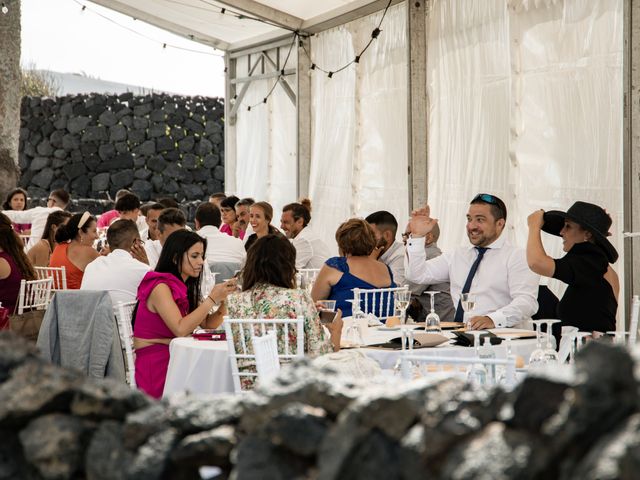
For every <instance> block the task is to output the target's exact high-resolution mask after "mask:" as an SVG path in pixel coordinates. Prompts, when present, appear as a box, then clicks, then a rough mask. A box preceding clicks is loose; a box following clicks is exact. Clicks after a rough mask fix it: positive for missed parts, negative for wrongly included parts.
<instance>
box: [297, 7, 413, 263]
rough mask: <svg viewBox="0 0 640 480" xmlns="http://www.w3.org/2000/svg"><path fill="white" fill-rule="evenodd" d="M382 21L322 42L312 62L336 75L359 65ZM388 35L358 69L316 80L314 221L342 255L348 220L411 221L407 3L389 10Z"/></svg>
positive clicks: (315, 74)
mask: <svg viewBox="0 0 640 480" xmlns="http://www.w3.org/2000/svg"><path fill="white" fill-rule="evenodd" d="M381 16H382V12H380V13H377V14H375V15H371V16H368V17H365V18H363V19H360V20H357V21H354V22H351V23H349V24H346V25H343V26H341V27H339V28H335V29H332V30H328V31H325V32H322V33H320V34H318V35H316V36H314V37H313V38H312V40H311V58H312V62H313V63H315V64H316V65H318V66H321V68H323V69H325V70H328V71H331V70H335V69H337V68H339V67H341V66H343V65H344V64H346V63H348V62H349V61H351V60H353V58H354V57H355V55H356V54H357V53H359V52H360V50H361V49H362V48H363V47H364V46H365V45H366V43H367V42H368V40H369V38H370V36H371V32H372V31H373V29H374V28H375V27H376V26H377V25H378V23H379V22H380V19H381ZM381 29H382V33H381V34H380V36H379V37H378V39H377V40H375V41H374V42H373V44H372V45H371V47H369V49H368V50H367V51H366V52H365V53H364V55H363V56H362V58H361V59H360V62H359V64H358V65H357V66H356V65H351V66H350V67H348V68H347V69H345V70H343V71H342V72H338V73H336V74H334V75H333V76H332V77H331V78H329V77H328V75H327V74H323V73H322V72H319V71H318V70H313V71H311V73H310V74H311V75H312V86H311V88H312V154H311V169H310V172H311V173H310V179H309V194H310V195H309V196H310V197H311V200H312V202H313V204H312V205H313V220H312V222H313V225H314V228H315V229H316V230H317V231H318V233H320V234H321V235H323V236H324V239H325V241H326V242H327V244H328V245H329V246H330V247H331V248H332V250H333V251H334V253H337V247H336V245H335V239H334V234H335V231H336V228H337V227H338V225H339V224H340V223H341V222H343V221H344V220H346V219H348V218H350V217H354V216H360V217H364V216H366V215H368V214H370V213H372V212H374V211H376V210H388V211H390V212H391V213H393V214H394V215H395V216H396V218H397V219H398V221H399V223H400V228H401V229H402V228H404V224H405V223H406V220H407V216H408V211H407V210H408V184H409V182H408V175H407V120H406V115H407V77H406V74H407V73H406V72H407V51H406V49H407V46H406V8H405V5H404V4H401V5H397V6H395V7H392V8H390V9H389V11H388V12H387V15H386V17H385V19H384V22H383V25H382V27H381Z"/></svg>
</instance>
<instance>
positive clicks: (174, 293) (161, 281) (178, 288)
mask: <svg viewBox="0 0 640 480" xmlns="http://www.w3.org/2000/svg"><path fill="white" fill-rule="evenodd" d="M206 248H207V241H206V240H205V239H203V238H202V237H200V236H199V235H198V234H197V233H194V232H189V231H187V230H178V231H176V232H173V233H172V234H171V235H169V237H168V238H167V240H166V242H165V244H164V246H163V247H162V253H161V254H160V259H159V260H158V264H157V266H156V269H155V271H153V272H149V273H147V274H146V275H145V276H144V278H143V279H142V282H141V283H140V286H139V287H138V305H137V307H136V314H135V322H134V326H133V337H134V338H133V340H134V347H135V349H136V362H135V365H136V367H135V369H136V384H137V385H138V388H139V389H140V390H143V391H144V392H146V393H147V394H149V395H150V396H152V397H154V398H160V397H161V396H162V391H163V390H164V383H165V379H166V377H167V368H168V367H169V343H170V342H171V339H173V338H175V337H186V336H187V335H189V334H190V333H191V332H193V330H194V329H195V328H196V327H198V326H202V327H204V328H216V327H218V326H219V325H220V324H221V323H222V317H223V315H224V308H218V310H217V311H216V312H215V313H213V314H210V313H209V312H210V311H211V309H212V308H213V307H214V305H217V304H219V303H222V302H223V300H224V299H225V298H226V297H227V295H228V294H229V293H230V292H232V291H234V290H235V288H236V287H235V281H229V282H225V283H221V284H219V285H216V286H215V287H213V289H212V290H211V292H210V293H209V295H207V296H206V297H205V298H204V299H203V300H202V302H201V301H200V280H201V278H202V269H203V267H206V265H207V264H206V262H205V259H204V252H205V251H206Z"/></svg>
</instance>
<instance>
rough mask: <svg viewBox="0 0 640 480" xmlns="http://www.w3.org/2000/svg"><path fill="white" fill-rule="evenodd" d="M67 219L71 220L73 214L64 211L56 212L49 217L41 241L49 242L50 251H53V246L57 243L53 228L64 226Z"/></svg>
mask: <svg viewBox="0 0 640 480" xmlns="http://www.w3.org/2000/svg"><path fill="white" fill-rule="evenodd" d="M67 218H71V214H70V213H69V212H65V211H64V210H56V211H55V212H51V213H50V214H49V216H48V217H47V223H46V224H45V226H44V231H43V232H42V237H41V239H42V240H46V241H48V242H49V248H50V249H53V244H54V243H55V236H54V232H53V227H58V226H60V225H62V224H63V223H64V221H65V220H66V219H67Z"/></svg>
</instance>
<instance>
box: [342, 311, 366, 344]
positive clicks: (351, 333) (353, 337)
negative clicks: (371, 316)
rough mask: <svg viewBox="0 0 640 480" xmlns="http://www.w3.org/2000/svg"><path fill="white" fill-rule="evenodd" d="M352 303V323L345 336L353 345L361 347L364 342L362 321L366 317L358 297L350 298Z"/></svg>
mask: <svg viewBox="0 0 640 480" xmlns="http://www.w3.org/2000/svg"><path fill="white" fill-rule="evenodd" d="M347 302H349V303H351V324H350V325H349V327H348V328H347V329H346V331H345V334H344V338H345V341H346V342H347V343H349V344H351V346H354V347H360V346H361V345H363V344H364V339H363V338H362V333H361V332H360V322H361V321H362V319H363V318H365V314H364V312H363V311H362V310H361V309H360V302H359V301H358V300H356V299H349V300H347Z"/></svg>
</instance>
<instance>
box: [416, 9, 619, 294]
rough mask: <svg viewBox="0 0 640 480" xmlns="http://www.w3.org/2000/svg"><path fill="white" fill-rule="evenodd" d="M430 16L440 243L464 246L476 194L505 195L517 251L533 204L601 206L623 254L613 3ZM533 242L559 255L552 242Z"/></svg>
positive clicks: (434, 202) (434, 197) (432, 194)
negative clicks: (466, 215)
mask: <svg viewBox="0 0 640 480" xmlns="http://www.w3.org/2000/svg"><path fill="white" fill-rule="evenodd" d="M429 15H430V16H429V19H428V22H429V39H428V40H429V41H428V48H429V53H428V67H427V68H428V82H429V83H428V88H429V100H430V106H431V110H430V118H429V203H430V204H431V206H432V210H433V214H434V215H435V216H437V217H439V218H440V219H446V220H441V223H440V227H441V230H442V237H441V242H440V246H441V247H444V249H448V248H453V247H455V246H457V245H460V244H464V243H465V242H466V238H465V230H464V221H465V220H464V213H465V212H466V209H467V205H468V202H469V200H470V199H471V198H472V197H473V195H474V194H476V193H478V192H480V191H483V192H489V193H494V194H496V195H498V196H500V197H501V198H503V200H505V202H506V203H507V207H508V209H509V220H508V222H507V224H508V228H509V230H508V236H509V239H510V240H512V241H513V242H515V243H516V244H519V245H522V246H524V245H525V244H526V235H527V225H526V218H527V216H528V215H529V213H531V212H532V211H533V210H534V209H538V208H543V209H545V210H550V209H562V210H566V209H567V208H568V207H570V206H571V204H573V202H574V201H576V200H584V201H588V202H592V203H596V204H598V205H601V206H602V207H604V208H606V209H607V211H608V212H609V213H610V214H611V216H612V218H613V226H612V228H611V232H612V233H613V236H612V237H611V241H612V243H613V244H614V245H615V246H616V248H617V249H618V252H619V253H620V254H622V253H623V252H622V238H621V233H620V232H621V231H622V213H623V197H622V185H623V182H622V165H623V162H622V128H623V124H622V121H623V115H622V102H623V83H622V47H623V36H622V23H623V11H622V1H621V0H610V1H606V2H603V1H600V0H565V1H561V0H539V1H529V0H509V1H505V0H477V1H476V0H469V1H465V2H459V1H457V0H438V1H435V2H434V3H433V8H432V10H431V12H430V14H429ZM544 237H545V238H544V242H545V245H546V247H547V251H548V253H549V254H550V255H552V256H555V257H558V256H560V255H561V254H562V253H561V252H562V249H561V242H560V240H559V239H557V238H554V237H550V236H548V235H546V234H545V235H544ZM622 267H623V262H622V261H620V260H619V261H618V263H617V264H616V266H615V268H616V269H617V271H618V273H619V275H620V277H621V278H622V275H623V272H622ZM552 288H553V289H554V290H556V292H558V293H561V291H560V288H559V286H558V285H552Z"/></svg>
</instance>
